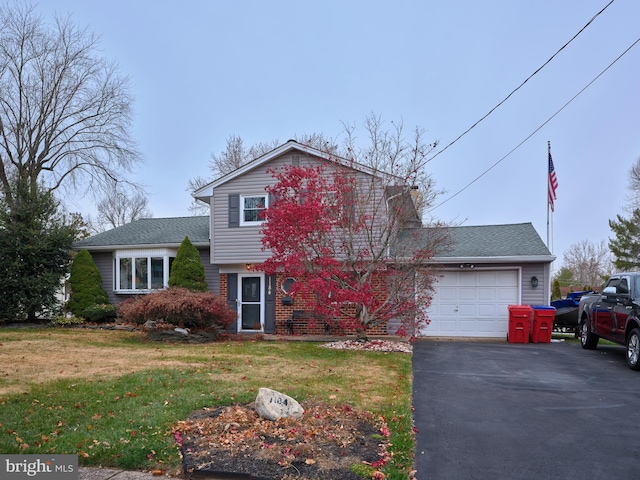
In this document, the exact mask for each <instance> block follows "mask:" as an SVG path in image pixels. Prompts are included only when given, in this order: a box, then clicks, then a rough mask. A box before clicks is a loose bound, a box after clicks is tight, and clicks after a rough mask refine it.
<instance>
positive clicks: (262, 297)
mask: <svg viewBox="0 0 640 480" xmlns="http://www.w3.org/2000/svg"><path fill="white" fill-rule="evenodd" d="M243 277H260V330H254V329H247V328H242V311H241V309H242V278H243ZM265 283H266V282H265V275H264V274H263V273H257V272H255V273H239V274H238V291H237V300H236V305H237V308H238V332H243V333H246V332H251V333H262V332H264V321H265V319H264V305H265Z"/></svg>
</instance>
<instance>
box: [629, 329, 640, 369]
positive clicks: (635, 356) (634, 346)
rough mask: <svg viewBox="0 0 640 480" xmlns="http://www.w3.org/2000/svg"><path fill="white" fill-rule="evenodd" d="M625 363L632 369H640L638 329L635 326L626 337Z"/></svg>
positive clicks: (639, 332)
mask: <svg viewBox="0 0 640 480" xmlns="http://www.w3.org/2000/svg"><path fill="white" fill-rule="evenodd" d="M627 364H628V365H629V367H630V368H631V369H632V370H640V330H638V329H637V328H634V329H633V330H631V333H630V334H629V336H628V337H627Z"/></svg>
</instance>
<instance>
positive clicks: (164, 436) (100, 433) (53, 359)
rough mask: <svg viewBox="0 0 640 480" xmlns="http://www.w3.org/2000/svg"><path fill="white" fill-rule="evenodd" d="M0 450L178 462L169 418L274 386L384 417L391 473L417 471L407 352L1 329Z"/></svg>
mask: <svg viewBox="0 0 640 480" xmlns="http://www.w3.org/2000/svg"><path fill="white" fill-rule="evenodd" d="M0 353H2V357H3V361H2V365H1V366H0V427H1V428H0V451H2V452H4V453H57V454H62V453H77V454H78V455H79V460H80V464H81V465H103V466H112V467H119V468H123V469H133V470H148V469H153V468H163V469H167V470H174V471H175V470H176V469H178V468H179V466H180V465H181V459H180V456H179V452H178V449H177V448H176V445H175V443H174V439H173V435H172V426H173V425H175V424H176V422H177V421H179V420H182V419H185V418H186V417H187V416H188V415H189V413H190V412H192V411H194V410H197V409H201V408H204V407H217V406H221V405H229V404H233V403H249V402H251V401H253V400H254V398H255V395H256V393H257V390H258V388H260V387H268V388H272V389H275V390H279V391H281V392H283V393H286V394H287V395H290V396H292V397H294V398H296V399H297V400H298V401H300V402H301V403H303V404H304V401H305V399H311V398H313V399H318V400H322V401H326V402H329V403H336V404H347V403H348V404H350V405H352V406H355V407H358V408H362V409H364V410H368V411H371V412H372V413H374V414H377V415H382V416H384V417H385V418H386V420H387V422H388V425H389V428H390V430H391V438H390V441H391V444H392V447H391V448H390V450H391V452H392V453H393V456H392V461H391V462H390V464H388V466H387V467H385V468H386V470H385V473H386V474H387V478H391V479H406V478H408V477H409V471H410V470H411V469H412V468H413V455H414V449H415V439H414V434H413V421H412V413H411V382H412V372H411V355H409V354H406V353H379V352H361V351H339V350H332V349H325V348H320V347H319V346H318V344H315V343H311V342H302V341H295V342H283V341H280V342H266V341H258V342H222V343H213V344H203V345H168V344H162V343H152V342H146V341H144V338H143V337H141V336H140V335H139V334H137V333H128V332H105V331H88V330H75V329H34V330H3V331H0Z"/></svg>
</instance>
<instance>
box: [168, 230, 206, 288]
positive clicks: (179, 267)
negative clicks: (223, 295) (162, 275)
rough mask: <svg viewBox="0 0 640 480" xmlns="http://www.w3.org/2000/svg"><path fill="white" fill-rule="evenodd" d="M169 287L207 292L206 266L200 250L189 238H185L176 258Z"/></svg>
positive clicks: (170, 275)
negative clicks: (203, 263) (201, 258)
mask: <svg viewBox="0 0 640 480" xmlns="http://www.w3.org/2000/svg"><path fill="white" fill-rule="evenodd" d="M169 286H170V287H180V288H188V289H189V290H193V291H195V292H206V291H207V282H206V281H205V276H204V265H202V261H201V260H200V253H199V252H198V249H197V248H196V247H194V246H193V244H192V243H191V241H190V240H189V237H184V240H183V241H182V243H181V244H180V248H178V252H177V253H176V258H175V260H174V261H173V264H172V265H171V273H170V274H169Z"/></svg>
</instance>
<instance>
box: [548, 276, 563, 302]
mask: <svg viewBox="0 0 640 480" xmlns="http://www.w3.org/2000/svg"><path fill="white" fill-rule="evenodd" d="M560 297H562V293H561V292H560V282H559V281H558V279H557V278H556V279H555V280H554V281H553V288H552V289H551V300H558V299H559V298H560Z"/></svg>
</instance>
